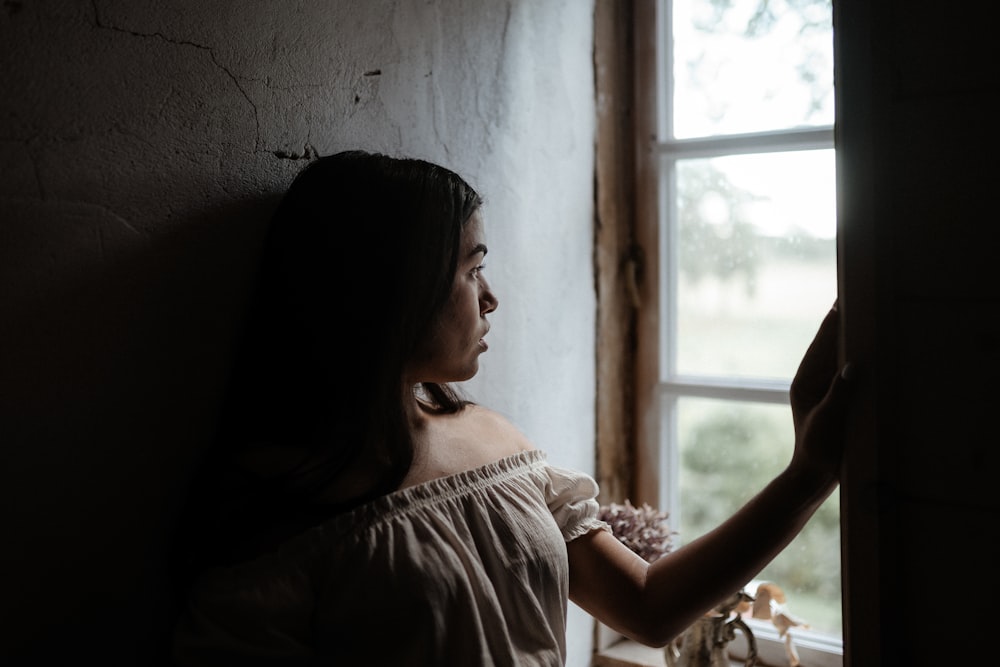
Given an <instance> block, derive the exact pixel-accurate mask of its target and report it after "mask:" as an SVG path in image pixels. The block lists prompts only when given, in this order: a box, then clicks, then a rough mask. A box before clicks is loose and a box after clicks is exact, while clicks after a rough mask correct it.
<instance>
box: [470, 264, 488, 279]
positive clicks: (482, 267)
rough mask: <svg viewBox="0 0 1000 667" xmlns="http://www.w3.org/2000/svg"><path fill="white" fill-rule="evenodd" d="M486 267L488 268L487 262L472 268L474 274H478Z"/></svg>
mask: <svg viewBox="0 0 1000 667" xmlns="http://www.w3.org/2000/svg"><path fill="white" fill-rule="evenodd" d="M485 268H486V265H485V264H480V265H479V266H477V267H476V268H474V269H472V275H474V276H478V275H479V274H480V273H482V272H483V269H485Z"/></svg>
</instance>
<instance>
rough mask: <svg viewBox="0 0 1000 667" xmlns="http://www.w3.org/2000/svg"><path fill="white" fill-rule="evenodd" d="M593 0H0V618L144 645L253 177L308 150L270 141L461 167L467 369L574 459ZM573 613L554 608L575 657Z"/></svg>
mask: <svg viewBox="0 0 1000 667" xmlns="http://www.w3.org/2000/svg"><path fill="white" fill-rule="evenodd" d="M592 11H593V0H563V1H556V0H545V1H544V2H543V1H530V0H438V1H436V2H417V1H416V0H368V1H365V2H349V1H347V0H340V1H336V2H320V1H318V0H316V1H311V2H310V1H305V0H298V1H282V2H276V1H273V0H272V1H265V0H256V1H253V2H251V1H241V2H237V1H235V0H233V1H227V2H200V1H198V0H185V1H183V2H169V3H167V2H153V1H151V0H145V1H141V2H138V1H136V0H93V2H82V1H74V0H25V1H11V2H5V3H4V4H3V7H2V8H0V43H2V44H3V47H2V50H0V77H2V78H0V83H2V90H3V94H2V95H0V304H2V305H3V310H4V312H5V315H4V318H3V323H2V328H0V336H2V339H0V343H2V345H0V363H2V368H3V371H4V372H3V373H2V374H0V376H2V377H3V378H4V379H3V380H2V382H0V398H2V399H3V400H2V401H0V404H2V405H3V407H2V408H0V410H2V413H0V417H2V423H3V424H4V426H3V427H2V428H3V433H2V440H3V441H4V445H3V448H4V449H3V456H4V465H3V466H2V472H0V475H2V477H3V479H2V480H0V482H2V483H0V487H2V488H3V489H4V490H3V493H4V494H6V496H5V497H4V498H2V500H3V501H4V505H3V506H4V507H5V508H14V511H13V512H12V516H10V517H9V521H8V517H5V522H7V524H8V525H9V526H12V527H13V533H14V535H16V536H17V537H18V539H15V540H12V541H11V544H12V545H13V546H12V548H11V549H9V550H8V553H7V554H5V558H10V559H12V561H13V562H14V563H16V564H17V565H18V566H19V567H21V568H22V569H21V570H20V571H22V572H23V573H24V576H22V577H19V578H18V581H16V582H13V583H12V585H11V587H10V589H9V590H8V591H7V592H6V593H5V598H6V601H7V602H8V603H11V602H12V604H5V605H4V606H3V608H2V609H3V617H2V618H0V621H3V622H4V623H7V622H9V623H11V624H13V625H8V626H6V627H9V628H10V627H13V628H15V629H16V630H17V632H16V634H17V635H19V636H21V637H22V643H24V645H25V646H27V645H30V644H31V643H32V642H35V641H37V642H42V643H44V644H45V645H46V646H48V647H49V648H47V649H46V650H49V651H55V650H57V649H56V648H53V646H54V644H52V642H51V641H49V640H51V636H52V635H54V634H59V635H60V636H62V637H63V638H64V640H65V639H66V638H69V639H70V640H72V641H78V642H82V643H81V644H80V645H81V646H84V647H86V646H98V645H106V642H104V641H103V640H106V639H107V638H108V636H111V635H114V636H118V637H119V638H121V637H130V638H135V639H134V640H131V639H130V640H126V641H119V642H118V644H117V645H116V648H115V649H114V650H112V651H111V654H106V656H105V657H106V658H107V659H108V662H107V663H105V664H111V663H113V662H115V661H116V659H117V658H121V659H122V660H123V661H125V660H127V658H128V656H130V655H132V654H133V653H134V652H141V651H142V650H143V647H142V646H141V644H142V641H143V638H141V637H139V636H138V634H137V633H140V632H141V631H142V630H141V628H142V627H143V625H144V623H145V621H144V619H146V618H148V615H149V614H151V613H152V611H151V610H152V609H153V608H155V596H154V594H153V593H151V592H150V590H152V588H151V587H152V586H153V584H152V583H150V582H154V581H155V578H156V572H157V569H156V568H157V564H158V558H159V554H160V552H161V551H162V546H163V540H164V539H165V538H164V536H163V526H164V525H166V524H167V523H168V522H169V517H170V516H171V512H172V511H173V503H174V500H173V499H174V497H175V496H176V479H177V478H178V476H183V474H184V471H185V470H187V467H188V466H189V464H190V461H191V459H192V456H193V452H195V451H196V450H197V448H198V447H199V446H201V445H203V444H204V443H205V442H206V441H207V439H208V438H210V433H211V424H212V418H213V414H214V409H215V408H216V407H217V402H218V398H219V392H220V387H221V383H222V379H223V378H224V376H225V367H226V363H227V362H228V351H229V350H230V349H231V343H232V336H233V334H234V332H235V331H236V330H237V322H238V317H239V313H240V312H241V311H240V305H241V303H242V298H243V296H244V294H245V288H246V277H247V276H248V274H249V270H250V267H251V266H252V260H253V256H254V249H255V248H256V243H257V240H258V238H259V233H260V230H261V228H262V224H263V223H264V222H265V221H266V219H267V215H268V213H269V212H270V210H271V206H272V205H273V197H274V196H275V195H276V194H278V193H280V192H281V191H282V190H283V189H284V187H285V186H286V185H287V184H288V182H289V181H290V180H291V178H292V177H293V176H294V174H295V172H297V171H298V169H299V168H301V167H302V166H303V165H304V164H305V162H304V161H302V160H294V159H288V158H289V157H295V156H303V155H307V154H312V153H319V154H326V153H331V152H334V151H337V150H341V149H344V148H354V147H358V148H366V149H370V150H378V151H383V152H387V153H390V154H394V155H409V156H415V157H423V158H426V159H430V160H433V161H437V162H441V163H442V164H445V165H446V166H449V167H451V168H453V169H455V170H456V171H458V172H460V173H462V174H463V175H464V176H466V178H467V179H468V180H469V181H470V182H471V183H473V185H474V186H476V187H477V188H478V189H479V190H480V191H481V192H482V194H483V195H484V196H485V198H486V200H487V206H486V208H485V209H484V214H485V218H486V221H487V238H488V242H489V245H490V254H489V258H488V269H487V272H488V275H489V276H490V278H491V280H492V281H493V285H494V287H495V289H496V291H497V292H498V294H499V297H500V308H499V310H498V311H497V313H496V314H495V315H494V316H493V318H492V319H493V330H492V332H491V334H490V337H489V340H490V346H491V347H490V351H489V353H488V354H487V355H486V357H485V358H484V359H483V363H482V372H481V374H480V376H479V377H477V378H476V379H474V380H473V381H472V382H470V383H469V385H468V389H469V391H470V393H471V394H472V396H473V398H474V399H476V400H478V401H480V402H482V403H485V404H488V405H490V406H492V407H494V408H496V409H498V410H500V411H502V412H504V413H506V414H507V415H509V416H510V417H511V418H512V419H513V420H514V421H515V422H516V423H517V424H518V425H520V426H521V428H522V429H523V430H524V431H525V432H526V433H527V434H528V435H529V437H530V438H531V439H532V440H533V441H534V442H535V443H536V444H537V445H538V446H539V447H541V448H543V449H546V450H547V451H548V452H549V454H550V459H551V460H552V461H553V462H555V463H557V464H559V465H564V466H569V467H574V468H578V469H583V470H586V471H592V469H593V460H594V451H593V440H594V425H593V422H594V411H593V403H594V386H595V382H594V361H593V358H594V309H595V303H594V292H593V277H592V264H591V243H592V235H593V234H592V218H593V215H592V199H593V196H592V172H593V134H594V94H593V73H592V52H591V41H592ZM147 589H149V590H147ZM123 609H129V610H131V611H130V612H129V613H127V614H126V613H123V612H122V610H123ZM130 624H131V625H130ZM590 629H591V628H590V622H589V619H587V618H586V617H585V616H584V615H583V614H582V612H580V611H579V610H576V609H575V608H574V610H573V612H572V616H571V624H570V636H569V646H570V664H571V665H576V666H581V665H585V664H588V662H589V654H590ZM74 632H75V633H76V634H77V636H75V637H74V635H73V633H74ZM47 637H48V639H46V638H47ZM105 650H107V647H106V646H105Z"/></svg>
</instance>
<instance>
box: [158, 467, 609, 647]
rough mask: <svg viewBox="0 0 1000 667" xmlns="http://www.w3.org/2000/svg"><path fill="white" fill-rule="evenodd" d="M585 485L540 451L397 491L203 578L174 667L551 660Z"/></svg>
mask: <svg viewBox="0 0 1000 667" xmlns="http://www.w3.org/2000/svg"><path fill="white" fill-rule="evenodd" d="M596 495H597V484H596V483H595V482H594V480H593V479H592V478H591V477H589V476H587V475H584V474H581V473H576V472H571V471H567V470H562V469H559V468H556V467H552V466H549V465H548V463H547V462H546V459H545V455H544V454H543V453H542V452H540V451H538V450H531V451H525V452H521V453H519V454H516V455H513V456H510V457H507V458H504V459H501V460H500V461H497V462H495V463H491V464H488V465H486V466H483V467H481V468H476V469H474V470H470V471H466V472H463V473H459V474H457V475H451V476H448V477H443V478H440V479H435V480H432V481H430V482H427V483H424V484H421V485H418V486H414V487H410V488H407V489H403V490H401V491H397V492H395V493H392V494H390V495H388V496H385V497H382V498H379V499H377V500H375V501H373V502H371V503H369V504H367V505H364V506H362V507H360V508H358V509H356V510H353V511H351V512H349V513H347V514H343V515H340V516H338V517H336V518H334V519H332V520H330V521H328V522H326V523H324V524H322V525H320V526H317V527H316V528H314V529H311V530H309V531H307V532H306V533H303V534H302V535H300V536H298V537H296V538H294V539H293V540H291V541H289V542H288V543H286V544H285V545H284V546H283V547H282V548H281V549H280V550H279V551H277V552H276V553H273V554H268V555H266V556H262V557H260V558H258V559H256V560H254V561H252V562H249V563H245V564H241V565H239V566H236V567H233V568H226V569H216V570H212V571H210V572H208V573H206V574H205V576H204V577H203V578H202V579H201V580H200V582H199V583H198V584H197V586H196V587H195V589H194V591H193V594H192V596H191V601H190V608H189V610H188V613H187V614H186V616H185V617H184V618H183V619H182V620H181V624H180V625H179V627H178V630H177V633H176V636H175V655H176V658H177V660H178V662H179V663H180V664H182V665H222V664H240V665H243V664H268V663H272V662H273V663H274V664H296V663H299V662H301V663H308V664H324V665H326V664H330V665H398V666H403V665H461V666H479V665H563V664H564V663H565V659H566V646H565V630H566V627H565V623H566V611H567V599H568V587H569V583H568V580H569V574H568V563H567V558H566V546H565V543H566V542H567V541H570V540H573V539H574V538H576V537H579V536H580V535H583V534H585V533H587V532H589V531H592V530H595V529H601V530H608V527H607V525H606V524H605V523H603V522H601V521H600V520H598V519H597V518H596V516H597V512H598V509H599V508H598V504H597V501H596V500H595V498H596Z"/></svg>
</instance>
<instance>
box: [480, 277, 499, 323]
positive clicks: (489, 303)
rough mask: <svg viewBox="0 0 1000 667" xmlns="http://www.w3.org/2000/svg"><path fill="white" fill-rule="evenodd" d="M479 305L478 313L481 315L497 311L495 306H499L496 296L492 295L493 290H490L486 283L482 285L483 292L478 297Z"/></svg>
mask: <svg viewBox="0 0 1000 667" xmlns="http://www.w3.org/2000/svg"><path fill="white" fill-rule="evenodd" d="M479 304H480V305H479V308H480V313H481V314H483V315H487V314H489V313H492V312H493V311H494V310H496V309H497V306H498V305H500V302H499V301H498V300H497V297H496V294H494V293H493V290H492V289H490V286H489V284H487V283H483V291H482V293H481V294H480V295H479Z"/></svg>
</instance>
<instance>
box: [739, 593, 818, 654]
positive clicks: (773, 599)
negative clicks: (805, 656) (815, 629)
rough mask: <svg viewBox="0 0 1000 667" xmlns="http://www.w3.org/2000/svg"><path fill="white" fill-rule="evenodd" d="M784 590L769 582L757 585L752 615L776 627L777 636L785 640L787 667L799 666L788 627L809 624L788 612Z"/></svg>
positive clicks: (806, 626)
mask: <svg viewBox="0 0 1000 667" xmlns="http://www.w3.org/2000/svg"><path fill="white" fill-rule="evenodd" d="M785 600H786V599H785V592H784V591H783V590H781V587H780V586H778V585H777V584H774V583H771V582H764V583H762V584H760V585H759V586H757V594H756V595H755V596H754V600H753V606H752V609H753V614H752V615H753V617H754V618H760V619H764V620H770V621H771V622H772V623H774V627H776V628H777V629H778V636H779V637H782V638H783V639H784V640H785V655H787V656H788V665H789V667H801V665H802V663H801V662H799V653H798V651H796V650H795V644H794V643H793V642H792V635H791V634H790V633H789V632H788V629H789V628H794V627H802V628H808V627H809V625H808V624H806V623H804V622H803V621H801V620H800V619H797V618H795V617H794V616H792V615H790V614H789V613H788V607H787V605H786V603H785Z"/></svg>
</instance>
